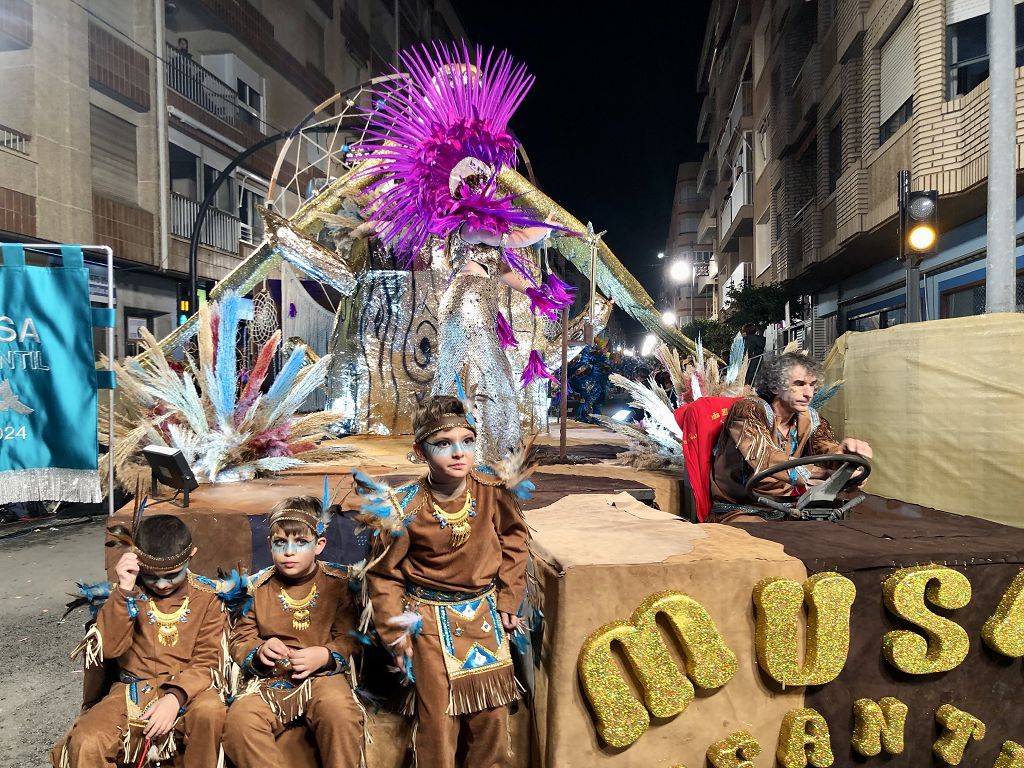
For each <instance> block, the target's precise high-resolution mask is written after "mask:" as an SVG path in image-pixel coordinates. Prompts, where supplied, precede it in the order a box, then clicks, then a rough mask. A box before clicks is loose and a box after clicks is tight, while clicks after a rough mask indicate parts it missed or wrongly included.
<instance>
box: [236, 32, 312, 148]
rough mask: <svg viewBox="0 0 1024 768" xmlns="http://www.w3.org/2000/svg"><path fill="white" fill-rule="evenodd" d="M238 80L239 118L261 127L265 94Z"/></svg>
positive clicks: (240, 79)
mask: <svg viewBox="0 0 1024 768" xmlns="http://www.w3.org/2000/svg"><path fill="white" fill-rule="evenodd" d="M320 41H321V48H322V47H323V35H321V36H320ZM237 82H238V119H239V120H241V121H242V122H243V123H247V124H249V125H252V126H255V127H257V128H260V129H261V130H262V127H261V123H262V120H261V119H260V118H261V116H262V114H263V96H262V94H260V92H259V91H258V90H257V89H256V88H255V87H254V86H251V85H249V84H248V83H247V82H245V80H243V79H242V78H237Z"/></svg>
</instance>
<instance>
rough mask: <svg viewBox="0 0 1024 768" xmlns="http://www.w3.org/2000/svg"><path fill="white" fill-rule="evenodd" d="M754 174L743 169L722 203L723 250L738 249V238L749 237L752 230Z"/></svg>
mask: <svg viewBox="0 0 1024 768" xmlns="http://www.w3.org/2000/svg"><path fill="white" fill-rule="evenodd" d="M753 200H754V174H752V173H751V172H750V171H744V172H743V173H741V174H740V175H739V177H738V178H737V179H736V183H735V184H733V187H732V192H730V193H729V197H727V198H726V200H725V203H723V205H722V215H721V217H720V218H721V222H722V225H721V232H720V235H719V236H720V241H719V242H720V248H721V250H723V251H735V250H738V249H739V242H738V240H739V238H741V237H749V236H750V234H751V233H752V232H753V231H754V224H753V221H754V214H753V205H752V203H753Z"/></svg>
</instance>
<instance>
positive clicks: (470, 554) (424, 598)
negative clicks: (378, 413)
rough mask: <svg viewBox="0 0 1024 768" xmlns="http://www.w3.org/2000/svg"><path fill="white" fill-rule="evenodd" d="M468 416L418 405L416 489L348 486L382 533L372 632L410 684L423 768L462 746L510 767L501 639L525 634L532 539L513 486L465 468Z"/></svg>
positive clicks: (436, 404) (447, 402) (444, 767)
mask: <svg viewBox="0 0 1024 768" xmlns="http://www.w3.org/2000/svg"><path fill="white" fill-rule="evenodd" d="M467 416H468V415H467V413H466V411H465V409H464V407H463V403H462V402H461V401H460V400H459V399H458V398H454V397H449V396H443V395H442V396H436V397H431V398H428V399H427V400H426V401H425V402H423V403H422V404H420V405H419V406H418V408H417V409H416V412H415V414H414V416H413V429H414V430H415V443H414V446H413V448H414V450H415V451H416V453H417V455H418V456H420V458H422V459H423V460H425V461H426V463H427V467H428V472H427V474H426V476H424V477H423V478H422V479H420V480H419V481H418V482H416V483H413V484H411V485H408V486H405V487H403V488H400V489H397V490H391V489H388V488H386V487H384V486H381V485H379V484H376V483H374V482H373V481H372V480H370V479H369V478H367V477H365V476H363V475H360V474H357V476H356V480H357V487H358V488H359V490H360V493H361V494H363V495H364V496H366V497H368V501H367V502H366V503H365V504H364V506H363V509H364V513H363V515H362V518H361V519H363V520H364V521H371V522H370V523H369V524H370V525H372V526H373V527H375V528H377V530H378V532H379V534H380V535H379V537H378V539H377V545H376V552H375V558H376V562H375V563H371V566H370V568H369V571H368V582H369V592H370V599H371V605H372V610H373V621H374V626H375V627H376V630H377V633H378V635H379V636H380V638H381V639H382V640H383V641H384V642H385V643H386V644H387V645H388V647H389V649H390V650H391V653H392V654H393V655H394V657H395V660H396V663H397V665H398V667H399V669H401V670H405V671H406V676H407V680H408V681H409V682H412V683H413V685H414V707H415V715H416V727H415V729H414V731H413V733H414V736H413V739H414V741H413V749H414V753H415V756H416V765H418V766H420V768H450V767H451V766H454V765H455V756H456V751H457V749H458V748H459V740H460V736H461V738H462V739H463V741H464V745H465V753H464V754H465V758H464V763H463V764H464V765H466V766H472V768H496V767H497V766H507V765H509V764H510V759H511V758H510V753H509V750H510V742H509V731H508V727H509V726H508V704H510V703H511V702H512V701H514V700H515V699H517V698H518V695H519V688H518V683H517V681H516V679H515V673H514V671H513V662H512V656H511V652H510V642H511V640H510V635H511V634H512V633H514V632H521V631H523V625H522V621H521V619H520V618H519V616H518V612H519V609H520V606H521V604H522V602H523V595H524V591H525V581H526V566H527V557H528V538H529V533H528V529H527V527H526V522H525V520H524V518H523V515H522V513H521V511H520V509H519V505H518V502H517V500H516V496H515V495H514V494H513V491H511V490H510V486H509V482H510V481H509V480H505V481H503V480H501V479H499V477H498V476H496V475H493V474H490V473H489V472H486V471H483V470H479V469H474V457H475V449H476V446H475V437H476V430H475V429H474V427H473V425H472V424H471V423H470V421H469V420H468V418H467ZM520 482H525V483H526V485H527V486H528V487H529V488H532V484H531V483H529V481H520ZM511 487H512V488H515V489H516V490H520V488H521V486H520V484H519V483H518V482H517V483H516V484H515V485H513V486H511ZM520 492H521V491H520ZM382 519H383V520H387V521H389V522H388V524H387V525H384V526H381V525H380V521H381V520H382Z"/></svg>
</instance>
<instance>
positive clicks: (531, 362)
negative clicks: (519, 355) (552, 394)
mask: <svg viewBox="0 0 1024 768" xmlns="http://www.w3.org/2000/svg"><path fill="white" fill-rule="evenodd" d="M542 378H543V379H548V380H549V381H552V382H554V383H555V384H556V385H557V384H558V379H557V378H556V377H555V375H554V374H553V373H551V371H549V370H548V369H547V367H546V366H545V365H544V360H542V359H541V356H540V353H539V352H538V351H537V350H536V349H532V350H530V357H529V358H528V359H527V361H526V367H525V368H524V369H523V372H522V374H521V375H520V377H519V380H520V381H521V382H522V388H523V389H526V388H527V387H528V386H530V384H532V383H533V382H534V381H537V380H538V379H542Z"/></svg>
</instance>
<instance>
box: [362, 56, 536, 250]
mask: <svg viewBox="0 0 1024 768" xmlns="http://www.w3.org/2000/svg"><path fill="white" fill-rule="evenodd" d="M401 61H402V67H403V68H404V69H405V70H406V71H407V72H408V75H407V76H406V77H404V78H402V79H401V80H399V81H398V82H397V83H396V84H389V85H385V86H383V89H382V90H379V91H377V92H376V93H375V94H374V96H375V108H374V111H373V114H372V115H371V117H370V120H369V122H368V125H367V131H366V136H367V140H366V141H364V143H363V146H362V148H363V149H364V150H369V158H368V162H367V163H366V166H365V170H363V171H361V172H360V173H362V174H364V175H366V176H372V177H375V179H374V181H373V182H372V183H371V184H370V185H369V187H368V188H367V195H368V196H369V197H370V202H369V203H368V204H367V205H366V206H365V207H364V211H363V212H364V215H365V216H366V218H367V219H369V220H370V221H372V222H374V224H375V227H376V230H377V234H378V236H379V237H380V238H381V239H382V240H383V241H384V242H385V243H386V244H388V245H390V246H392V248H393V249H394V250H395V251H396V252H398V253H400V254H408V255H409V258H410V259H411V258H412V256H413V255H415V254H416V253H419V251H420V249H421V248H422V247H423V246H424V244H425V243H426V242H427V238H428V237H430V236H431V235H436V236H438V237H441V238H444V237H447V236H448V235H450V234H451V233H452V232H454V231H455V230H456V229H458V228H459V227H460V226H461V225H462V224H463V223H465V222H467V221H473V222H474V226H477V227H481V228H484V229H487V230H490V231H494V232H496V233H497V234H503V233H505V232H508V231H509V230H510V229H511V228H513V227H527V226H542V225H543V224H544V223H543V222H542V221H540V220H538V218H537V217H535V216H533V215H531V214H528V213H526V212H523V211H520V210H517V209H516V208H514V207H513V205H512V198H511V197H507V196H505V197H503V196H502V195H501V193H500V191H499V190H498V189H497V185H496V184H494V183H493V182H494V177H495V176H496V174H497V173H498V172H500V171H501V169H502V168H504V167H512V166H514V165H515V162H516V151H517V149H518V145H517V143H516V140H515V138H514V137H513V135H512V133H511V132H510V131H509V130H508V121H509V119H510V118H511V117H512V114H513V113H514V112H515V110H516V108H517V107H518V106H519V104H520V103H521V102H522V100H523V97H524V96H526V93H527V91H528V90H529V89H530V86H531V85H533V77H532V76H530V75H528V74H527V72H526V68H525V67H524V66H523V65H522V64H515V63H514V62H513V61H512V59H511V57H510V56H509V55H508V53H507V52H505V51H502V52H501V53H497V54H496V53H495V52H494V51H493V50H491V51H490V52H489V53H488V54H487V55H486V56H485V55H484V53H483V50H482V49H481V48H480V47H479V46H477V47H476V48H474V49H473V50H472V51H471V50H470V48H469V46H468V45H466V44H465V43H463V44H462V45H461V46H460V45H451V46H448V45H444V44H440V43H433V44H432V46H431V47H430V48H428V47H427V46H426V45H423V46H420V47H414V48H410V49H407V50H405V51H404V52H402V54H401ZM468 157H472V158H476V159H477V160H479V161H481V162H482V163H483V164H485V165H486V166H488V167H489V169H490V176H489V178H487V179H485V180H484V182H483V184H482V185H478V186H477V188H476V189H475V190H468V191H467V190H466V189H462V188H463V187H466V186H468V185H466V184H464V183H463V184H461V185H460V187H459V188H457V194H458V197H457V196H456V195H453V193H452V190H451V186H450V183H451V176H452V171H453V170H454V169H455V166H456V165H458V164H459V163H460V162H461V161H462V160H464V159H465V158H468ZM459 190H461V193H459ZM458 198H461V199H458Z"/></svg>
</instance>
